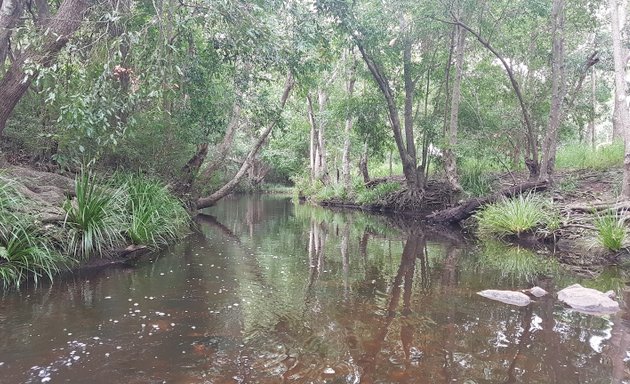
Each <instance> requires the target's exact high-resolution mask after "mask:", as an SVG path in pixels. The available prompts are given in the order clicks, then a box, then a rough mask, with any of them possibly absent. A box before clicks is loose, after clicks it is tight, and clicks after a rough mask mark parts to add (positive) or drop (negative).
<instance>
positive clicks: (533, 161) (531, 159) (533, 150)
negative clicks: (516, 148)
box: [453, 20, 540, 180]
mask: <svg viewBox="0 0 630 384" xmlns="http://www.w3.org/2000/svg"><path fill="white" fill-rule="evenodd" d="M453 24H456V25H459V26H461V27H463V28H464V29H466V30H467V31H468V32H470V33H472V34H473V35H474V36H475V38H477V41H479V43H481V45H483V46H484V47H486V49H488V50H489V51H490V52H492V54H493V55H494V56H495V57H496V58H497V59H498V60H499V61H500V62H501V64H502V65H503V68H504V69H505V72H506V73H507V75H508V77H509V78H510V84H511V85H512V89H514V93H515V94H516V98H517V99H518V103H519V105H520V107H521V112H522V113H523V121H524V123H525V128H526V131H525V137H526V138H527V151H526V154H527V155H526V156H525V165H526V166H527V168H528V169H529V178H530V180H535V179H538V175H539V172H540V162H539V158H538V139H537V138H536V137H537V135H536V132H535V129H534V125H533V124H532V122H531V119H530V117H529V110H528V108H527V106H526V105H525V99H524V98H523V93H522V92H521V87H520V85H519V83H518V81H517V80H516V76H515V75H514V71H513V70H512V67H511V66H510V65H509V64H508V62H507V61H506V60H505V59H504V58H503V56H502V55H501V54H500V53H499V52H498V51H497V50H495V49H494V47H492V45H490V42H489V41H488V40H486V39H484V38H483V37H481V35H480V34H479V33H477V32H475V31H474V30H473V29H472V28H470V27H469V26H467V25H466V24H464V23H462V22H461V21H460V20H455V21H454V22H453Z"/></svg>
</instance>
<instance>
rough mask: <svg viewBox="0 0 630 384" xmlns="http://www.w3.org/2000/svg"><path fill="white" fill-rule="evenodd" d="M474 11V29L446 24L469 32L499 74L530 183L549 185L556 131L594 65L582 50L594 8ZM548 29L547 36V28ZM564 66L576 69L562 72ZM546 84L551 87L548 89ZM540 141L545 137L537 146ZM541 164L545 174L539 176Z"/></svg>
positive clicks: (530, 5)
mask: <svg viewBox="0 0 630 384" xmlns="http://www.w3.org/2000/svg"><path fill="white" fill-rule="evenodd" d="M472 3H474V4H477V2H476V1H473V2H472ZM479 5H480V6H479V7H478V10H477V11H476V17H475V18H476V19H477V22H476V24H477V26H476V27H473V26H472V25H469V24H468V23H467V22H464V21H463V20H462V19H461V18H459V17H457V16H456V15H454V14H452V18H451V21H450V22H451V23H453V24H455V25H458V26H460V27H462V28H464V29H466V30H467V31H469V32H470V33H471V34H472V35H473V36H474V37H475V38H476V40H477V41H478V43H480V44H481V45H482V46H483V47H485V48H486V49H487V50H488V51H489V52H490V53H491V54H492V55H493V56H494V57H495V58H496V60H497V61H498V63H499V64H500V65H501V66H502V67H503V68H504V70H505V73H506V74H507V77H508V79H509V83H510V86H511V88H512V89H513V91H514V94H515V96H516V100H517V101H518V105H519V108H520V111H521V116H522V123H523V126H524V128H525V129H524V137H525V139H526V145H525V164H526V165H527V168H528V169H529V172H530V178H531V179H538V178H539V177H542V178H543V179H548V178H549V177H550V175H551V174H552V173H553V168H554V159H555V151H556V147H557V140H558V131H559V129H560V126H561V125H562V122H563V121H564V119H565V118H566V116H567V114H568V113H569V111H570V109H571V107H572V105H573V102H574V101H575V98H576V96H577V94H578V93H579V92H580V90H581V88H582V85H583V82H584V79H585V77H586V75H587V74H588V72H589V69H590V68H591V67H592V66H593V65H595V64H596V63H597V62H598V61H599V57H598V55H597V52H593V49H592V47H591V46H590V45H588V44H587V45H585V44H583V43H584V40H585V39H584V38H585V37H587V35H588V33H590V32H591V31H592V27H593V23H594V16H592V15H591V13H593V14H594V13H595V11H596V10H597V9H598V8H597V7H598V4H597V3H596V2H584V3H582V4H580V7H571V8H570V9H565V7H564V6H563V1H559V0H556V1H555V2H554V3H553V4H552V6H551V7H550V6H549V4H547V3H542V2H527V1H523V2H510V3H507V2H493V3H492V4H488V3H485V2H484V3H483V4H479ZM585 10H589V11H591V13H589V12H585ZM492 15H499V16H498V17H496V16H492ZM566 18H570V19H571V22H570V23H569V25H570V26H571V29H570V30H569V31H568V32H569V33H567V30H565V19H566ZM446 22H447V23H448V22H449V21H446ZM549 24H551V26H552V28H551V30H549V29H548V28H546V26H547V25H549ZM550 32H551V33H550ZM567 35H570V36H571V38H570V39H568V40H566V39H565V37H564V36H567ZM586 41H588V39H587V40H586ZM549 46H552V48H553V49H552V63H551V64H550V63H549V62H548V61H547V59H546V58H547V52H548V50H549ZM567 51H568V52H569V53H567ZM577 58H579V59H577ZM567 62H572V63H578V64H574V65H573V66H572V67H571V68H567V67H566V63H567ZM549 79H551V82H552V87H548V86H547V82H548V80H549ZM550 88H551V90H552V92H551V94H549V90H550ZM536 93H537V94H536ZM545 110H547V111H549V112H548V117H545V116H544V114H545ZM543 126H547V128H546V129H545V128H542V127H543ZM541 136H542V137H545V140H544V141H543V142H542V143H541V142H540V139H539V138H540V137H541ZM541 162H542V163H543V164H542V166H544V168H545V169H544V170H543V171H542V172H541ZM541 173H542V175H541Z"/></svg>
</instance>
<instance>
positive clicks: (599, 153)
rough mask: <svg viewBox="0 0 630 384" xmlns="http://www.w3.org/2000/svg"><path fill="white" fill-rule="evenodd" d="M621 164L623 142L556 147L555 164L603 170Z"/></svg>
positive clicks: (565, 166)
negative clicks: (595, 145)
mask: <svg viewBox="0 0 630 384" xmlns="http://www.w3.org/2000/svg"><path fill="white" fill-rule="evenodd" d="M622 164H623V143H622V142H620V141H617V142H614V143H612V144H609V145H605V146H601V147H599V148H593V147H591V146H589V145H586V144H581V143H578V144H571V145H564V146H562V147H560V148H558V154H557V155H556V166H557V167H558V168H568V169H592V170H605V169H609V168H613V167H619V166H621V165H622Z"/></svg>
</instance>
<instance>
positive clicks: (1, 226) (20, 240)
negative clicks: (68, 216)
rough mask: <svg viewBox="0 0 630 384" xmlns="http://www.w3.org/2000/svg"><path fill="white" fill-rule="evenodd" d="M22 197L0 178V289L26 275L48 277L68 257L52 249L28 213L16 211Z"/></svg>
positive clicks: (21, 279) (22, 205) (16, 282)
mask: <svg viewBox="0 0 630 384" xmlns="http://www.w3.org/2000/svg"><path fill="white" fill-rule="evenodd" d="M25 204H26V202H25V200H24V199H23V198H22V197H21V196H20V195H19V194H18V193H17V192H16V191H15V190H14V189H13V188H12V187H11V185H10V183H9V182H7V181H6V180H0V280H1V281H2V284H3V286H4V288H7V287H8V286H10V285H15V286H19V285H20V283H21V282H22V281H24V280H25V279H26V278H27V277H29V276H30V277H31V278H32V279H33V280H34V281H35V282H37V281H38V280H39V279H40V278H42V277H46V278H48V279H52V276H53V274H55V273H56V272H58V271H59V269H60V268H61V267H62V265H63V264H64V263H68V262H70V261H71V260H70V259H68V258H63V257H62V256H61V255H60V254H59V253H58V252H56V251H55V250H54V249H53V248H52V245H51V243H50V241H49V239H47V238H46V237H45V236H44V234H42V233H41V232H39V231H38V230H37V227H36V226H35V225H34V224H33V221H32V218H31V217H29V215H25V214H23V213H22V214H17V213H16V211H19V210H22V208H23V207H24V205H25Z"/></svg>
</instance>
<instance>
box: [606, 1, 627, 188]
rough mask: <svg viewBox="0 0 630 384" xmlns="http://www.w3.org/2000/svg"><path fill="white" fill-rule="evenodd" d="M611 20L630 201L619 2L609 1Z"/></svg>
mask: <svg viewBox="0 0 630 384" xmlns="http://www.w3.org/2000/svg"><path fill="white" fill-rule="evenodd" d="M609 5H610V18H611V26H612V40H613V59H614V63H615V101H616V103H617V104H618V106H619V108H618V110H617V113H618V117H619V119H618V121H617V123H618V124H619V128H620V132H621V134H622V136H623V138H624V142H625V155H624V160H623V184H622V186H621V196H622V198H623V199H624V200H630V129H629V127H628V124H630V121H628V120H629V119H630V113H629V111H628V104H627V103H626V79H625V76H626V61H625V57H626V55H625V52H624V48H623V45H622V41H621V28H620V22H619V20H620V19H621V16H622V14H623V13H625V10H623V9H620V7H619V6H618V4H617V0H609Z"/></svg>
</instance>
